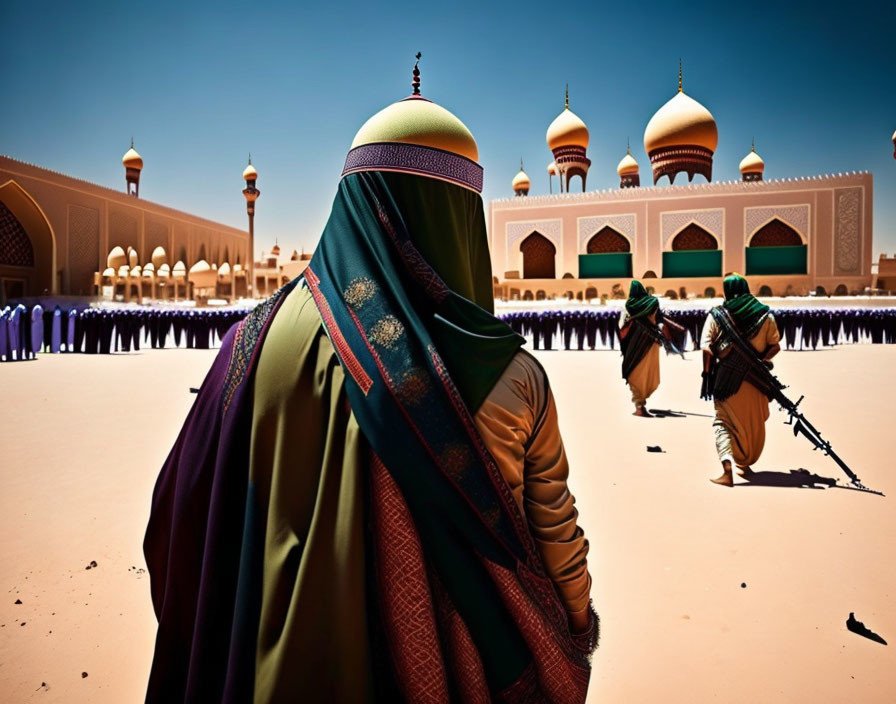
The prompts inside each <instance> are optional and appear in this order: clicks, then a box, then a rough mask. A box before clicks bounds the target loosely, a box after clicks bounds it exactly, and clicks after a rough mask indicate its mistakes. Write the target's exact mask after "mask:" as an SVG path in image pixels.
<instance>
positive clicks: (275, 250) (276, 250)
mask: <svg viewBox="0 0 896 704" xmlns="http://www.w3.org/2000/svg"><path fill="white" fill-rule="evenodd" d="M271 256H272V257H279V256H280V245H279V243H277V242H276V241H275V242H274V246H273V247H272V248H271Z"/></svg>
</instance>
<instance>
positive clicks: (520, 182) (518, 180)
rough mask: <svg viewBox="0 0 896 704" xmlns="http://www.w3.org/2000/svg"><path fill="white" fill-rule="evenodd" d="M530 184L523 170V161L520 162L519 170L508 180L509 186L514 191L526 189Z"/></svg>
mask: <svg viewBox="0 0 896 704" xmlns="http://www.w3.org/2000/svg"><path fill="white" fill-rule="evenodd" d="M531 185H532V183H531V181H530V180H529V176H528V175H527V174H526V172H525V171H523V162H522V161H521V162H520V170H519V171H518V172H517V175H516V176H514V177H513V181H511V182H510V187H511V188H513V190H514V191H528V190H529V187H530V186H531Z"/></svg>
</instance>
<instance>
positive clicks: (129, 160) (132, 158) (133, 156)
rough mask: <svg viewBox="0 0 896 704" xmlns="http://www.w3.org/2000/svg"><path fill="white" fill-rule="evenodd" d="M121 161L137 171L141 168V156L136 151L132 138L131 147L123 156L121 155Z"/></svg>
mask: <svg viewBox="0 0 896 704" xmlns="http://www.w3.org/2000/svg"><path fill="white" fill-rule="evenodd" d="M121 163H122V164H124V165H125V166H126V167H128V168H131V169H137V170H138V171H139V170H140V169H142V168H143V157H142V156H140V155H139V154H138V153H137V150H136V149H134V140H133V139H132V140H131V148H130V149H128V150H127V151H126V152H125V153H124V156H123V157H121Z"/></svg>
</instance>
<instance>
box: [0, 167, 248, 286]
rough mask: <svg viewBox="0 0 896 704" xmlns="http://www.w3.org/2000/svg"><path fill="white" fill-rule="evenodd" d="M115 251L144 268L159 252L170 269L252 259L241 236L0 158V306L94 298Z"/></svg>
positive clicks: (245, 236) (134, 198) (204, 221)
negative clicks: (48, 298)
mask: <svg viewBox="0 0 896 704" xmlns="http://www.w3.org/2000/svg"><path fill="white" fill-rule="evenodd" d="M129 153H130V152H129ZM126 158H127V155H126ZM125 166H126V167H127V168H129V169H130V168H131V166H130V165H129V164H127V163H126V164H125ZM141 167H142V162H141ZM128 177H129V181H128V187H129V188H131V181H130V178H131V175H130V172H129V173H128ZM138 178H139V174H138ZM134 190H135V191H136V189H134ZM116 247H120V248H121V249H122V250H124V251H125V252H128V251H129V250H134V251H135V252H136V258H137V263H138V264H139V265H142V266H144V267H145V266H146V265H147V264H148V263H150V262H151V261H152V259H153V253H154V252H155V253H156V260H157V261H159V252H158V248H162V249H163V250H164V252H165V258H166V261H167V263H168V266H169V267H171V268H174V267H175V265H176V264H177V263H179V262H183V264H184V266H185V268H186V269H187V270H189V269H190V268H191V267H192V266H193V265H194V264H196V263H197V262H200V261H202V260H205V261H207V262H208V263H209V265H210V266H214V267H215V268H216V269H220V268H221V267H222V266H224V265H225V264H227V265H229V266H227V267H226V269H228V270H229V269H234V268H235V267H236V266H237V265H241V267H240V268H245V267H246V266H247V265H248V263H249V262H250V261H251V255H250V251H249V250H250V244H249V234H248V232H246V231H243V230H240V229H237V228H234V227H229V226H227V225H222V224H220V223H216V222H213V221H211V220H207V219H205V218H201V217H198V216H196V215H191V214H189V213H184V212H181V211H179V210H175V209H173V208H168V207H166V206H163V205H158V204H156V203H151V202H149V201H146V200H143V199H141V198H139V197H137V195H136V193H134V194H129V193H126V192H124V191H116V190H114V189H111V188H106V187H103V186H98V185H96V184H93V183H89V182H87V181H82V180H80V179H77V178H73V177H71V176H66V175H63V174H59V173H56V172H54V171H50V170H48V169H44V168H41V167H38V166H34V165H32V164H27V163H24V162H22V161H18V160H16V159H12V158H10V157H6V156H0V298H2V300H4V301H5V300H8V299H10V298H17V297H22V296H38V295H43V294H45V293H46V294H53V295H91V294H93V293H94V292H95V273H96V272H102V271H103V270H105V269H107V265H108V262H107V258H108V255H109V253H110V252H111V251H112V250H114V249H115V248H116ZM129 263H130V262H129Z"/></svg>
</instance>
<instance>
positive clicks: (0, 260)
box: [0, 180, 58, 299]
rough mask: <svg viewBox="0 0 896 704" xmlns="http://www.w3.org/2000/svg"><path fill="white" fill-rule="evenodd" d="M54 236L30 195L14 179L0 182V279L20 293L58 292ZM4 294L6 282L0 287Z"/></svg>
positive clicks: (3, 296) (0, 292)
mask: <svg viewBox="0 0 896 704" xmlns="http://www.w3.org/2000/svg"><path fill="white" fill-rule="evenodd" d="M55 271H56V237H55V235H54V234H53V228H52V227H51V226H50V221H49V220H48V219H47V216H46V215H44V212H43V211H42V210H41V209H40V206H39V205H38V204H37V202H36V201H35V200H34V198H32V197H31V195H30V194H29V193H28V192H27V191H26V190H25V189H24V188H22V187H21V186H20V185H19V184H18V183H16V182H15V181H12V180H10V181H7V182H6V183H4V184H3V185H2V186H0V279H3V280H4V281H8V282H10V290H11V291H14V292H15V293H17V294H19V293H20V295H24V296H34V295H40V294H42V293H43V292H44V291H47V292H49V293H58V291H57V282H56V277H55V275H54V272H55ZM0 297H2V298H3V299H5V298H6V285H5V284H4V290H2V291H0Z"/></svg>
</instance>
